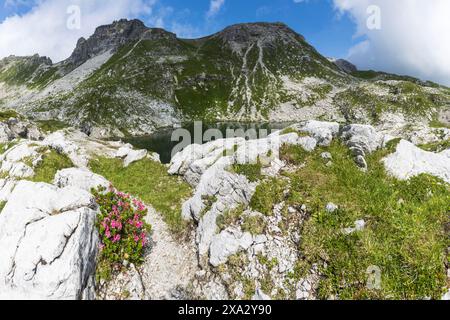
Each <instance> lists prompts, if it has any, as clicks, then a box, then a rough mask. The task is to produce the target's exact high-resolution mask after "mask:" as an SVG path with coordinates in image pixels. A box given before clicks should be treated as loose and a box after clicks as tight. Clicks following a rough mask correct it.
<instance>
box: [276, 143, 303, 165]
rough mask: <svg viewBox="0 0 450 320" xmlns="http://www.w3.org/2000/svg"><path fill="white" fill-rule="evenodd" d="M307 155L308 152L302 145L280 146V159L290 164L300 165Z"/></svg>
mask: <svg viewBox="0 0 450 320" xmlns="http://www.w3.org/2000/svg"><path fill="white" fill-rule="evenodd" d="M307 156H308V152H307V151H306V150H305V149H303V148H302V147H301V146H296V145H290V144H283V145H282V146H281V148H280V159H281V160H283V161H285V162H286V163H289V164H293V165H300V164H302V163H303V162H304V161H305V159H306V157H307Z"/></svg>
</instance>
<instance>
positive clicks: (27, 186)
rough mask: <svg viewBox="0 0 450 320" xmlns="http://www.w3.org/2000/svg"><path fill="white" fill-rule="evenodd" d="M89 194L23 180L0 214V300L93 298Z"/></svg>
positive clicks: (94, 251)
mask: <svg viewBox="0 0 450 320" xmlns="http://www.w3.org/2000/svg"><path fill="white" fill-rule="evenodd" d="M96 213H97V209H96V204H95V202H94V199H93V197H92V195H90V194H89V193H87V192H86V191H83V190H81V189H78V188H64V189H58V188H56V187H54V186H51V185H48V184H45V183H33V182H29V181H21V182H19V183H18V185H17V186H16V188H15V189H14V191H13V192H12V194H11V196H10V197H9V200H8V203H7V204H6V206H5V208H4V209H3V211H2V213H1V215H0V247H1V248H2V249H1V250H2V254H1V259H0V299H2V298H3V299H5V298H7V299H55V300H56V299H64V300H72V299H93V298H94V295H95V291H94V278H93V274H94V270H95V258H96V254H97V246H98V236H97V232H96V229H95V217H96Z"/></svg>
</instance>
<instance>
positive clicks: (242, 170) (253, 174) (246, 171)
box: [232, 161, 262, 182]
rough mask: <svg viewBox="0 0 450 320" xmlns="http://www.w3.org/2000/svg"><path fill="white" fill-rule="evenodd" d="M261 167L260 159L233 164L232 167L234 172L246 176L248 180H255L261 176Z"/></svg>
mask: <svg viewBox="0 0 450 320" xmlns="http://www.w3.org/2000/svg"><path fill="white" fill-rule="evenodd" d="M261 169H262V165H261V162H260V161H258V162H257V163H255V164H234V165H233V167H232V170H233V172H234V173H237V174H240V175H243V176H246V177H247V179H248V181H250V182H256V181H258V180H260V179H261V178H262V174H261Z"/></svg>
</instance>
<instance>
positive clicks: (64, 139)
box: [43, 130, 89, 168]
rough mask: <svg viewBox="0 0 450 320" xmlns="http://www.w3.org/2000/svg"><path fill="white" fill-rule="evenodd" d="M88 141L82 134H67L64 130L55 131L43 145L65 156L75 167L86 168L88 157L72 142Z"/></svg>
mask: <svg viewBox="0 0 450 320" xmlns="http://www.w3.org/2000/svg"><path fill="white" fill-rule="evenodd" d="M75 139H77V140H84V141H87V140H88V136H87V135H85V134H84V133H82V132H78V131H76V132H69V131H66V130H62V131H57V132H54V133H52V134H50V135H49V136H47V137H46V138H45V139H44V141H43V144H44V145H47V146H49V147H51V148H53V149H55V150H57V151H58V152H60V153H63V154H65V155H67V156H68V157H69V158H70V160H71V161H72V163H73V164H74V165H75V166H77V167H82V168H87V167H88V163H89V156H88V155H87V154H86V152H85V151H84V150H83V149H82V148H81V147H80V145H79V144H78V143H76V142H75V141H74V140H75Z"/></svg>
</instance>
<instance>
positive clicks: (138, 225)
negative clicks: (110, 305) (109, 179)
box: [92, 187, 151, 278]
mask: <svg viewBox="0 0 450 320" xmlns="http://www.w3.org/2000/svg"><path fill="white" fill-rule="evenodd" d="M92 193H93V195H94V196H95V198H96V201H97V203H98V205H99V207H100V214H99V216H98V219H97V223H96V225H97V229H98V232H99V236H100V255H99V263H98V265H99V268H100V269H98V270H97V275H98V276H99V277H100V278H108V277H109V275H110V273H111V271H112V270H113V269H115V268H116V267H117V268H120V267H121V266H122V264H123V262H124V261H128V262H129V263H133V264H135V265H139V264H141V263H142V262H143V260H144V249H145V248H146V246H147V244H148V234H149V232H150V230H151V226H150V225H149V224H147V223H146V222H145V221H144V217H145V216H146V215H147V208H146V207H145V205H144V204H143V203H142V202H141V201H139V200H137V199H132V198H131V197H130V196H129V195H127V194H124V193H122V192H119V191H117V190H115V189H114V188H113V187H110V188H109V189H108V190H107V189H106V188H104V187H99V188H98V189H94V190H92Z"/></svg>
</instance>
